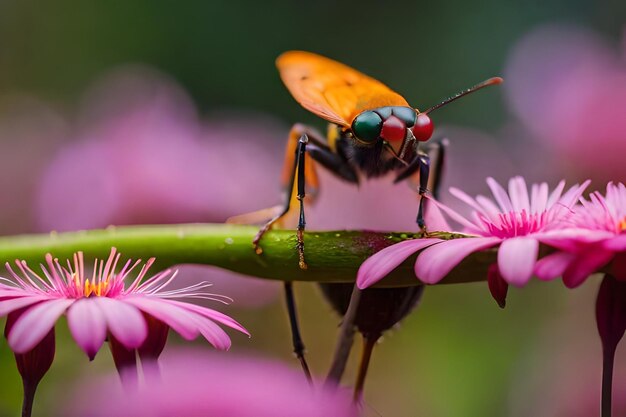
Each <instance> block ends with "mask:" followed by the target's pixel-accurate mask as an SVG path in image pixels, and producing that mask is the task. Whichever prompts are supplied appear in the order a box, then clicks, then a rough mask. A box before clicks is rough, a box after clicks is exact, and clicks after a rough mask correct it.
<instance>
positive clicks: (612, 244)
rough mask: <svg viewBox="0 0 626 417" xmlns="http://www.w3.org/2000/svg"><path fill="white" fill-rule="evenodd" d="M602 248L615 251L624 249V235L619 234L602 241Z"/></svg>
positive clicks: (625, 240)
mask: <svg viewBox="0 0 626 417" xmlns="http://www.w3.org/2000/svg"><path fill="white" fill-rule="evenodd" d="M603 246H604V248H605V249H607V250H612V251H615V252H622V251H626V235H625V234H621V235H618V236H616V237H614V238H612V239H609V240H607V241H606V242H604V245H603Z"/></svg>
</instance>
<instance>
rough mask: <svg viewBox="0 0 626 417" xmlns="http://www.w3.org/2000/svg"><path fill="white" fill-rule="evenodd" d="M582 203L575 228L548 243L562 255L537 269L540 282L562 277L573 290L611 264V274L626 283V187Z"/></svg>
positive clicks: (594, 195) (609, 189) (615, 187)
mask: <svg viewBox="0 0 626 417" xmlns="http://www.w3.org/2000/svg"><path fill="white" fill-rule="evenodd" d="M589 198H590V200H585V199H581V203H582V205H581V206H578V207H576V208H575V212H574V215H573V216H571V218H570V219H569V224H570V225H571V226H572V227H571V228H569V229H566V230H563V231H560V232H559V233H558V234H553V235H552V236H549V238H548V239H547V240H546V243H548V244H549V245H551V246H554V247H556V248H558V249H559V252H556V253H553V254H550V255H548V256H546V257H544V258H542V259H541V260H540V261H539V262H538V263H537V266H536V268H535V274H536V275H537V276H538V277H539V278H541V279H546V280H547V279H552V278H556V277H559V276H563V282H564V283H565V285H566V286H568V287H570V288H573V287H577V286H578V285H580V284H582V282H583V281H584V280H585V279H586V278H587V277H588V276H589V275H591V274H593V273H595V272H597V271H599V270H600V269H601V268H602V267H604V266H606V265H609V264H611V269H610V271H611V273H612V275H613V276H615V278H617V279H618V280H626V187H625V186H624V184H622V183H619V184H617V185H615V184H613V183H609V184H608V185H607V186H606V197H605V196H603V195H602V194H600V193H599V192H594V193H592V194H591V195H590V197H589Z"/></svg>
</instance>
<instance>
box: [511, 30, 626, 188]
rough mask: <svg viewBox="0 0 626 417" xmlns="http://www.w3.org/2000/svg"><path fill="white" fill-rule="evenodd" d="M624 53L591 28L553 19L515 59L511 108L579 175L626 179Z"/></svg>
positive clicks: (521, 46)
mask: <svg viewBox="0 0 626 417" xmlns="http://www.w3.org/2000/svg"><path fill="white" fill-rule="evenodd" d="M620 52H621V53H617V52H616V51H615V50H614V47H612V46H611V45H609V44H608V43H607V42H606V41H605V40H604V39H602V38H601V37H600V36H599V35H597V34H595V33H593V32H591V31H589V30H585V29H581V28H577V27H574V26H559V25H550V26H544V27H540V28H538V29H536V30H534V31H533V32H531V33H529V34H528V35H526V36H525V37H524V38H523V39H522V40H521V41H520V42H519V43H518V45H517V46H516V47H515V49H514V50H513V53H512V55H511V57H510V58H509V61H508V64H507V69H506V71H505V78H506V80H507V82H506V84H505V89H506V90H505V91H506V93H507V97H508V101H509V103H510V107H511V108H512V109H513V111H514V113H515V115H516V116H517V117H518V118H519V119H520V120H521V121H522V123H523V124H524V126H525V127H526V128H527V129H528V130H529V131H530V132H532V134H533V135H534V136H535V138H536V140H537V141H539V142H541V143H542V144H545V145H546V146H547V147H548V149H549V150H551V151H552V152H553V153H554V154H555V155H558V156H559V157H560V159H561V161H566V163H567V165H568V168H569V170H570V171H573V172H577V173H578V175H577V177H578V178H581V177H582V178H588V177H592V178H594V181H602V180H606V181H609V180H613V181H619V180H622V179H623V178H624V177H626V164H624V163H623V155H624V154H626V118H625V117H624V115H623V109H624V108H626V65H625V61H624V55H623V53H624V51H620ZM531 146H532V145H531Z"/></svg>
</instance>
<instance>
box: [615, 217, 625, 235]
mask: <svg viewBox="0 0 626 417" xmlns="http://www.w3.org/2000/svg"><path fill="white" fill-rule="evenodd" d="M617 231H618V232H619V233H622V232H626V216H624V218H623V219H622V220H621V221H620V222H619V223H618V224H617Z"/></svg>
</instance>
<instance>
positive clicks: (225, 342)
mask: <svg viewBox="0 0 626 417" xmlns="http://www.w3.org/2000/svg"><path fill="white" fill-rule="evenodd" d="M195 322H196V324H197V326H198V329H199V330H200V333H201V334H202V336H204V338H205V339H206V340H207V341H208V342H209V343H210V344H212V345H213V346H214V347H215V348H216V349H220V350H228V349H230V337H228V335H227V334H226V332H225V331H224V330H223V329H222V328H221V327H220V326H218V325H217V324H215V323H214V322H212V321H211V320H209V319H207V318H206V317H201V316H196V319H195Z"/></svg>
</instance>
